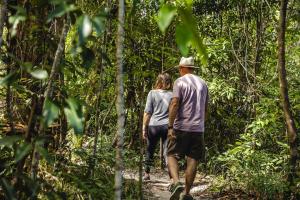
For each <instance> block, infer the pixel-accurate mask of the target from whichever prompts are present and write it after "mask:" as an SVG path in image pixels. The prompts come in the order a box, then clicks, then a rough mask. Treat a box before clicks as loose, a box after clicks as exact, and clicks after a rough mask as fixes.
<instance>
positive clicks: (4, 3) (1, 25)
mask: <svg viewBox="0 0 300 200" xmlns="http://www.w3.org/2000/svg"><path fill="white" fill-rule="evenodd" d="M0 17H1V18H0V49H1V47H2V42H3V28H4V24H5V21H6V18H7V0H2V4H1V16H0Z"/></svg>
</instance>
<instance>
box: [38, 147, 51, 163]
mask: <svg viewBox="0 0 300 200" xmlns="http://www.w3.org/2000/svg"><path fill="white" fill-rule="evenodd" d="M35 150H36V151H37V152H38V153H39V154H40V155H41V156H42V157H43V158H44V159H45V160H46V161H47V162H48V163H53V160H52V159H51V157H50V155H49V152H48V151H47V149H45V148H44V147H43V146H41V145H38V144H36V145H35Z"/></svg>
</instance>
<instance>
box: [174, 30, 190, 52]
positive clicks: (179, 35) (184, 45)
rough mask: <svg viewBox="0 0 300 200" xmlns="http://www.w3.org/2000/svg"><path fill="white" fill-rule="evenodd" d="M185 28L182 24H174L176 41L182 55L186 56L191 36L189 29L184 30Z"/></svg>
mask: <svg viewBox="0 0 300 200" xmlns="http://www.w3.org/2000/svg"><path fill="white" fill-rule="evenodd" d="M186 30H187V28H186V26H185V25H184V24H178V25H177V26H176V43H177V45H178V48H179V50H180V52H181V54H182V55H183V56H187V55H188V53H189V44H190V41H191V39H192V37H193V35H192V33H191V32H190V31H186Z"/></svg>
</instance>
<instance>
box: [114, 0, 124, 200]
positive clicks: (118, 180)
mask: <svg viewBox="0 0 300 200" xmlns="http://www.w3.org/2000/svg"><path fill="white" fill-rule="evenodd" d="M118 21H119V23H118V35H117V53H116V58H117V69H118V74H117V87H116V88H117V95H118V96H117V102H116V108H117V114H118V130H117V147H116V148H117V149H116V166H115V168H116V169H115V170H116V173H115V199H116V200H119V199H121V198H122V179H123V178H122V171H123V143H124V121H125V110H124V86H123V49H124V35H125V32H124V21H125V5H124V0H119V14H118Z"/></svg>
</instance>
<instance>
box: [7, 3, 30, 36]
mask: <svg viewBox="0 0 300 200" xmlns="http://www.w3.org/2000/svg"><path fill="white" fill-rule="evenodd" d="M12 7H13V8H14V9H16V11H17V12H16V14H15V15H12V16H10V17H9V19H8V22H9V23H10V24H12V26H11V27H12V28H11V35H12V37H14V36H15V35H16V33H17V28H18V24H19V23H20V22H22V21H25V20H26V11H25V9H24V8H23V7H21V6H12Z"/></svg>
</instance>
